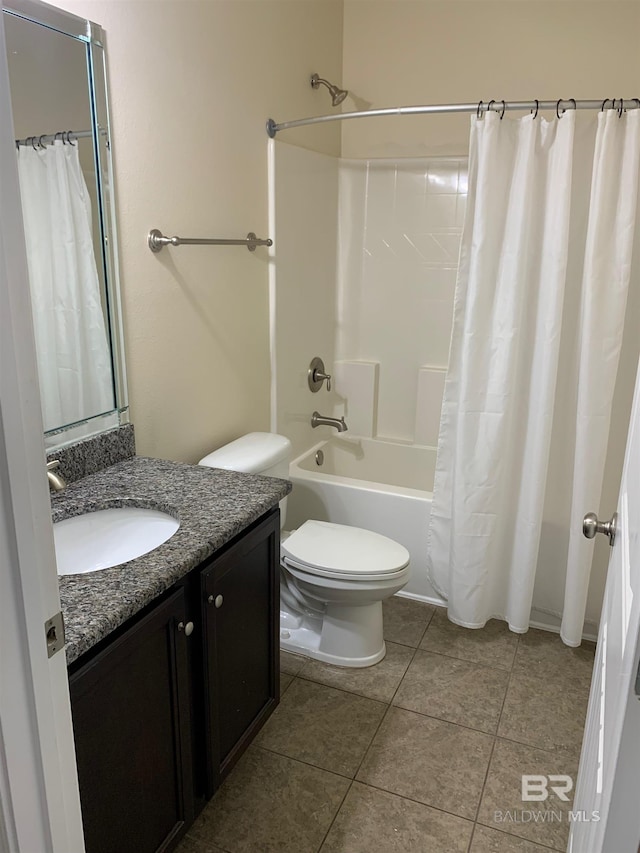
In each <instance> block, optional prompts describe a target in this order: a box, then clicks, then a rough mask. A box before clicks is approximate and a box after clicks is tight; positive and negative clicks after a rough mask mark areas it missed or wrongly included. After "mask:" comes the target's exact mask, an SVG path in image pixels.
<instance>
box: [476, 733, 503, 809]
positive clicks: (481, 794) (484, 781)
mask: <svg viewBox="0 0 640 853" xmlns="http://www.w3.org/2000/svg"><path fill="white" fill-rule="evenodd" d="M496 741H497V738H496V737H494V738H493V743H492V744H491V752H490V754H489V761H488V762H487V769H486V770H485V773H484V779H483V780H482V787H481V788H480V796H479V797H478V805H477V806H476V813H475V817H474V818H473V821H474V823H477V822H478V815H479V814H480V806H481V805H482V799H483V797H484V789H485V788H486V786H487V779H488V778H489V768H490V767H491V762H492V761H493V753H494V752H495V748H496Z"/></svg>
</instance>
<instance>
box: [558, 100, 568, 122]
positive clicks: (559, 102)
mask: <svg viewBox="0 0 640 853" xmlns="http://www.w3.org/2000/svg"><path fill="white" fill-rule="evenodd" d="M561 103H562V98H558V103H557V104H556V115H557V117H558V118H561V117H562V116H563V115H564V114H565V113H566V109H565V108H564V107H563V108H562V114H561V113H560V104H561Z"/></svg>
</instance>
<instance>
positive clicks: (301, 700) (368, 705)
mask: <svg viewBox="0 0 640 853" xmlns="http://www.w3.org/2000/svg"><path fill="white" fill-rule="evenodd" d="M386 710H387V706H386V705H384V704H382V702H376V701H375V700H373V699H365V698H364V697H363V696H355V695H354V694H353V693H345V692H344V691H343V690H335V689H334V688H333V687H326V686H325V685H323V684H314V683H313V682H312V681H303V680H302V679H300V678H298V679H296V681H295V682H294V683H293V684H292V685H291V687H289V689H288V690H287V692H286V693H285V694H284V696H283V697H282V700H281V701H280V705H279V707H278V708H276V710H275V711H274V713H273V714H272V716H271V718H270V719H269V721H268V722H267V724H266V725H265V727H264V728H263V729H262V731H261V732H260V734H259V735H258V737H257V738H256V741H255V743H256V744H257V745H258V746H262V747H264V748H265V749H269V750H271V751H273V752H279V753H281V754H282V755H288V756H289V758H296V759H298V760H299V761H304V762H306V763H307V764H313V765H314V766H315V767H321V768H322V769H323V770H330V771H332V772H333V773H340V774H341V775H342V776H349V777H351V778H353V776H355V774H356V771H357V769H358V767H359V766H360V762H361V761H362V759H363V757H364V754H365V752H366V751H367V748H368V746H369V744H370V743H371V740H372V738H373V736H374V734H375V733H376V731H377V729H378V726H379V725H380V722H381V720H382V717H383V716H384V714H385V711H386Z"/></svg>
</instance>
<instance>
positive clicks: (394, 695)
mask: <svg viewBox="0 0 640 853" xmlns="http://www.w3.org/2000/svg"><path fill="white" fill-rule="evenodd" d="M416 651H417V649H414V650H413V654H412V655H411V660H410V661H409V663H408V665H407V668H406V669H405V671H404V673H403V675H402V678H401V679H400V681H399V682H398V686H397V687H396V689H395V690H394V692H393V696H392V697H391V699H390V700H389V701H388V702H387V703H386V705H387V710H386V711H385V712H384V714H383V715H382V719H381V720H380V722H379V723H378V726H377V728H376V730H375V731H374V733H373V735H372V737H371V740H370V741H369V745H368V746H367V748H366V749H365V751H364V753H363V754H362V758H361V759H360V764H358V769H357V770H356V773H355V776H354V777H353V778H354V780H355V779H356V778H357V776H358V773H359V772H360V768H361V767H362V765H363V764H364V760H365V758H366V757H367V755H368V754H369V750H370V749H371V745H372V744H373V741H374V740H375V739H376V737H377V735H378V732H379V731H380V728H381V727H382V724H383V723H384V721H385V720H386V719H387V717H388V716H389V711H390V710H391V709H392V708H393V700H394V699H395V697H396V693H397V692H398V690H399V689H400V685H401V684H402V682H403V681H404V677H405V675H406V674H407V672H408V671H409V667H410V666H411V663H412V661H413V659H414V657H415V655H416Z"/></svg>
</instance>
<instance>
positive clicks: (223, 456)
mask: <svg viewBox="0 0 640 853" xmlns="http://www.w3.org/2000/svg"><path fill="white" fill-rule="evenodd" d="M290 454H291V442H290V441H289V439H288V438H286V437H285V436H284V435H277V434H276V433H273V432H250V433H248V434H247V435H243V436H242V437H241V438H237V439H236V440H235V441H232V442H230V443H229V444H225V445H224V446H223V447H220V448H219V449H218V450H214V451H213V452H212V453H209V454H207V456H204V457H203V458H202V459H201V460H200V462H199V463H198V464H199V465H205V466H206V467H208V468H225V469H226V470H228V471H242V472H243V473H245V474H259V473H260V472H261V471H266V470H267V469H268V468H272V467H273V466H274V465H277V463H278V462H283V461H284V460H285V459H287V458H288V457H289V456H290Z"/></svg>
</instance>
